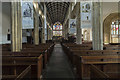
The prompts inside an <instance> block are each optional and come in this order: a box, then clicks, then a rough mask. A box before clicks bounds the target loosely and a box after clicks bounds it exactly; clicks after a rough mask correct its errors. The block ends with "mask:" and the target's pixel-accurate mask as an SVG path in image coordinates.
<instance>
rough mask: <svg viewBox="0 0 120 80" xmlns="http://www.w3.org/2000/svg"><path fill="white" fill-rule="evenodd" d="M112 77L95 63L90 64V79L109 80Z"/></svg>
mask: <svg viewBox="0 0 120 80" xmlns="http://www.w3.org/2000/svg"><path fill="white" fill-rule="evenodd" d="M109 78H110V77H109V76H108V75H107V74H105V73H104V72H103V71H101V70H100V69H98V68H97V67H96V66H95V65H92V64H91V66H90V79H91V80H108V79H109Z"/></svg>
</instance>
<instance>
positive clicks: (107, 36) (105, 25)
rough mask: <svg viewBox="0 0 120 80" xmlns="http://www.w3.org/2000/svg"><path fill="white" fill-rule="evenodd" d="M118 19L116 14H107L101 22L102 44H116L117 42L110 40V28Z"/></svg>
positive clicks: (113, 39)
mask: <svg viewBox="0 0 120 80" xmlns="http://www.w3.org/2000/svg"><path fill="white" fill-rule="evenodd" d="M119 19H120V18H119V17H118V13H111V14H109V15H108V16H107V17H106V18H105V20H104V22H103V32H104V43H105V44H108V43H118V40H117V39H116V40H115V38H112V35H111V33H112V32H111V26H112V23H114V22H115V21H117V20H119Z"/></svg>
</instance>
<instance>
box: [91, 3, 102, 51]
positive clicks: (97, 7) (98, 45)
mask: <svg viewBox="0 0 120 80" xmlns="http://www.w3.org/2000/svg"><path fill="white" fill-rule="evenodd" d="M92 14H93V20H92V21H93V23H92V25H93V28H92V32H93V33H92V35H93V41H92V43H93V50H103V21H102V3H101V2H93V13H92Z"/></svg>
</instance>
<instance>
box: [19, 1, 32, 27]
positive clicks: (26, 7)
mask: <svg viewBox="0 0 120 80" xmlns="http://www.w3.org/2000/svg"><path fill="white" fill-rule="evenodd" d="M21 5H22V29H33V28H34V22H33V21H34V18H33V2H22V3H21Z"/></svg>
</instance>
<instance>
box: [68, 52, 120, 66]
mask: <svg viewBox="0 0 120 80" xmlns="http://www.w3.org/2000/svg"><path fill="white" fill-rule="evenodd" d="M119 54H120V50H71V52H70V53H69V54H68V58H69V59H70V61H71V63H72V64H74V62H75V60H74V59H75V55H77V56H96V55H98V56H99V55H119Z"/></svg>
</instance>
